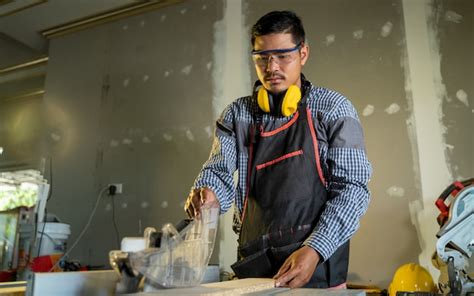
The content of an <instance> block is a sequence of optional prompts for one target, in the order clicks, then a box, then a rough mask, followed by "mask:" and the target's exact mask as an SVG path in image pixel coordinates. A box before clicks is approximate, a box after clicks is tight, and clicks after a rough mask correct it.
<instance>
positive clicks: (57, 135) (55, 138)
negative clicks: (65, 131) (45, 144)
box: [51, 133, 61, 142]
mask: <svg viewBox="0 0 474 296" xmlns="http://www.w3.org/2000/svg"><path fill="white" fill-rule="evenodd" d="M51 139H53V141H55V142H59V141H60V140H61V135H59V134H57V133H51Z"/></svg>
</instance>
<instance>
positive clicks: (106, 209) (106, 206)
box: [104, 203, 112, 212]
mask: <svg viewBox="0 0 474 296" xmlns="http://www.w3.org/2000/svg"><path fill="white" fill-rule="evenodd" d="M104 210H105V211H106V212H110V211H112V204H111V203H108V204H106V205H105V209H104Z"/></svg>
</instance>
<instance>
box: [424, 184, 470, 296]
mask: <svg viewBox="0 0 474 296" xmlns="http://www.w3.org/2000/svg"><path fill="white" fill-rule="evenodd" d="M449 196H452V197H453V198H454V201H452V202H451V204H450V205H446V203H445V201H446V199H447V198H448V197H449ZM436 206H437V207H438V208H439V210H440V211H441V214H440V215H439V216H438V223H439V224H440V225H441V229H440V230H439V232H438V233H437V234H436V236H437V237H438V241H437V243H436V253H435V254H434V255H433V260H432V261H433V265H434V266H435V267H436V268H438V269H439V270H440V271H441V275H440V278H439V284H438V286H439V289H440V292H441V293H443V294H444V295H454V296H457V295H461V296H464V295H468V294H471V293H473V294H474V280H473V278H472V277H471V276H470V275H469V274H468V267H469V259H470V258H471V256H472V253H473V251H474V179H469V180H466V181H463V182H454V183H453V184H452V185H450V186H449V187H448V188H446V190H445V191H444V192H443V193H442V194H441V195H440V197H439V198H438V200H437V201H436Z"/></svg>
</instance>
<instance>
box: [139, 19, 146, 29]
mask: <svg viewBox="0 0 474 296" xmlns="http://www.w3.org/2000/svg"><path fill="white" fill-rule="evenodd" d="M140 27H142V28H143V27H145V21H144V20H143V21H141V22H140Z"/></svg>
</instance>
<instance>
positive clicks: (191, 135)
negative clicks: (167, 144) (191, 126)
mask: <svg viewBox="0 0 474 296" xmlns="http://www.w3.org/2000/svg"><path fill="white" fill-rule="evenodd" d="M186 138H188V140H189V141H191V142H194V135H193V133H192V132H191V131H190V130H186Z"/></svg>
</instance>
